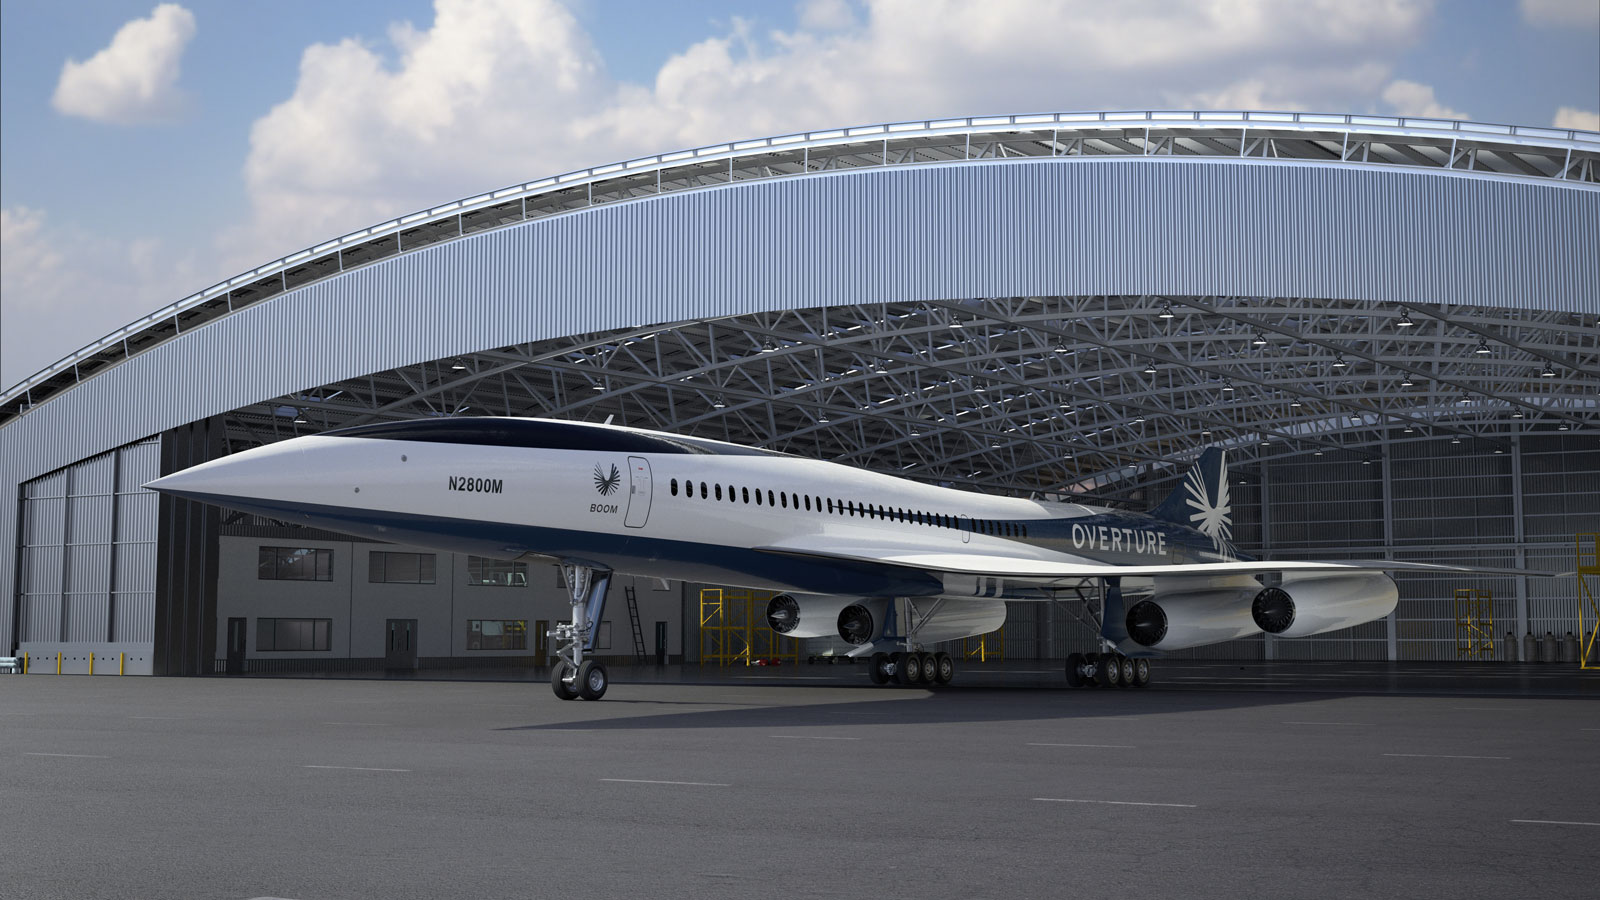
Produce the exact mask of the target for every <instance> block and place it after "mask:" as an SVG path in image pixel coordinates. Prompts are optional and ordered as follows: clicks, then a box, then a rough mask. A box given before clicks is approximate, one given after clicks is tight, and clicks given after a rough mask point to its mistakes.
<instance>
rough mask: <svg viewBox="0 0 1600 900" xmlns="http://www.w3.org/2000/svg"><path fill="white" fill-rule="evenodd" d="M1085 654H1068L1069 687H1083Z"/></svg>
mask: <svg viewBox="0 0 1600 900" xmlns="http://www.w3.org/2000/svg"><path fill="white" fill-rule="evenodd" d="M1084 683H1085V682H1084V680H1083V654H1082V653H1068V654H1067V687H1074V688H1075V687H1083V685H1084Z"/></svg>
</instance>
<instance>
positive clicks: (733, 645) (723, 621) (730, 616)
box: [700, 588, 800, 666]
mask: <svg viewBox="0 0 1600 900" xmlns="http://www.w3.org/2000/svg"><path fill="white" fill-rule="evenodd" d="M771 599H772V594H770V593H768V592H764V591H747V590H740V589H734V588H701V589H700V665H702V666H703V665H707V664H711V663H714V664H716V665H719V666H731V665H736V664H743V665H746V666H748V665H752V664H754V663H755V662H756V661H757V660H771V659H775V660H788V661H790V662H794V663H798V662H799V661H800V642H799V641H797V640H795V639H794V638H788V637H784V636H783V635H781V634H778V633H777V632H775V631H773V630H772V629H771V628H768V627H767V623H766V620H765V619H764V618H763V616H764V615H765V614H766V610H767V602H768V601H770V600H771Z"/></svg>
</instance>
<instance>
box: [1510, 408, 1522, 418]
mask: <svg viewBox="0 0 1600 900" xmlns="http://www.w3.org/2000/svg"><path fill="white" fill-rule="evenodd" d="M1511 418H1513V419H1520V418H1522V410H1520V409H1514V410H1512V411H1511Z"/></svg>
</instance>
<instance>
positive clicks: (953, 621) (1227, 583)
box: [147, 417, 1543, 700]
mask: <svg viewBox="0 0 1600 900" xmlns="http://www.w3.org/2000/svg"><path fill="white" fill-rule="evenodd" d="M147 487H150V488H152V489H154V490H157V491H161V492H162V493H166V494H171V495H174V496H178V497H184V498H188V499H192V500H199V501H204V502H208V503H214V504H217V505H220V506H226V507H230V508H233V509H237V510H242V511H245V512H251V513H257V514H260V515H264V516H270V517H272V518H274V519H279V520H282V521H290V522H303V523H305V524H307V525H314V526H316V527H319V528H326V529H330V530H333V531H339V532H343V533H346V534H351V535H357V536H360V537H365V538H371V539H375V540H380V541H392V542H396V543H405V544H413V545H416V546H422V547H432V548H436V549H439V550H443V551H453V552H458V553H469V554H473V555H476V556H484V557H492V558H498V559H547V560H550V561H552V562H556V563H559V564H560V565H561V566H563V567H564V569H565V571H566V576H567V577H566V581H567V584H568V586H569V588H570V590H571V602H572V621H571V623H570V624H562V625H559V626H557V627H556V629H555V630H554V631H552V633H551V636H552V637H555V638H556V639H557V641H558V642H559V643H560V645H561V646H560V650H559V652H558V662H557V663H556V665H555V666H553V667H552V672H551V686H552V688H553V689H554V690H555V693H556V696H558V697H560V698H562V699H565V700H570V699H574V698H577V697H583V698H585V699H599V697H600V696H601V695H603V694H604V693H605V690H606V687H607V685H608V681H609V676H608V675H607V672H606V669H605V666H604V665H602V664H600V663H599V662H598V661H597V660H593V659H585V658H584V652H585V651H586V650H592V649H593V647H594V638H595V631H596V628H595V626H596V624H597V623H598V622H599V620H600V617H601V613H602V611H603V609H604V604H605V597H606V588H607V586H608V583H609V579H610V576H611V573H613V572H623V573H627V574H631V575H637V576H645V577H651V578H663V579H674V580H681V581H691V582H703V583H709V584H725V585H731V586H739V587H746V588H753V589H757V590H765V591H777V592H779V593H778V594H777V596H775V597H774V598H773V599H772V601H771V603H770V604H769V605H768V607H767V622H768V624H769V625H770V626H771V627H772V629H773V630H775V631H777V632H779V633H780V634H786V635H790V636H792V637H821V636H829V635H836V636H838V637H840V638H842V639H843V640H845V641H846V642H848V643H850V644H853V645H855V649H854V650H853V651H852V652H851V654H850V655H851V656H857V657H859V656H870V663H871V669H870V672H871V676H872V680H873V681H874V682H875V683H878V684H883V683H886V682H888V681H890V680H894V681H897V682H899V683H902V684H917V683H922V684H934V683H937V684H946V683H948V682H949V681H950V680H951V678H952V677H953V675H954V666H953V664H952V661H951V659H950V657H949V655H948V654H945V653H929V652H927V651H926V650H925V649H924V648H925V647H926V646H927V645H930V644H933V643H936V642H938V641H946V640H953V639H957V638H963V637H969V636H974V635H980V634H986V633H988V632H991V631H994V630H995V629H997V628H999V627H1000V626H1001V625H1002V624H1003V623H1004V621H1005V616H1006V607H1005V601H1007V600H1034V601H1041V602H1048V601H1053V600H1055V599H1057V597H1058V594H1064V595H1065V596H1066V597H1068V598H1075V597H1078V596H1081V595H1080V594H1077V593H1076V589H1077V588H1078V587H1080V586H1083V585H1085V584H1093V582H1092V581H1090V579H1099V580H1100V581H1101V583H1102V586H1103V590H1102V591H1101V592H1100V594H1101V598H1102V600H1101V604H1100V609H1099V610H1097V611H1096V610H1092V609H1091V610H1088V612H1089V614H1090V615H1091V616H1092V617H1093V618H1095V619H1097V620H1098V624H1099V625H1100V634H1101V637H1102V638H1103V644H1104V646H1105V648H1106V650H1107V652H1104V653H1094V654H1076V653H1075V654H1072V656H1071V657H1069V658H1068V661H1067V680H1068V682H1069V683H1070V684H1072V685H1074V686H1077V685H1081V684H1085V683H1090V684H1093V683H1099V684H1103V685H1117V686H1121V685H1128V684H1132V685H1135V686H1141V687H1142V686H1144V685H1145V684H1147V683H1148V682H1149V679H1150V659H1151V658H1152V657H1156V656H1160V655H1161V652H1162V651H1166V650H1175V649H1181V648H1184V647H1194V646H1197V645H1200V644H1209V643H1215V642H1217V641H1226V640H1231V639H1233V638H1238V637H1243V636H1246V635H1250V634H1256V633H1259V632H1266V633H1268V634H1275V635H1279V636H1281V637H1300V636H1304V635H1313V634H1320V633H1322V632H1325V631H1332V630H1334V629H1337V628H1346V627H1349V626H1351V625H1356V624H1359V623H1362V622H1370V621H1372V620H1374V619H1379V618H1382V617H1384V616H1386V615H1388V614H1389V612H1390V611H1391V610H1393V609H1394V607H1395V602H1396V599H1397V596H1398V594H1397V592H1396V590H1395V585H1394V582H1393V581H1392V580H1390V578H1389V576H1388V575H1386V574H1384V573H1385V570H1390V571H1393V570H1425V571H1446V572H1466V571H1476V572H1488V571H1504V570H1488V569H1463V568H1459V567H1454V566H1443V565H1430V564H1426V563H1402V562H1397V561H1394V560H1365V561H1363V560H1352V561H1343V562H1305V561H1285V560H1274V561H1270V562H1263V561H1253V560H1250V559H1248V558H1245V557H1241V556H1239V555H1238V554H1236V553H1235V552H1234V548H1233V545H1232V543H1231V540H1230V538H1231V534H1230V532H1231V520H1230V507H1229V501H1228V478H1227V464H1226V461H1225V459H1224V455H1223V451H1221V450H1219V449H1215V448H1213V449H1210V450H1207V451H1206V452H1205V453H1204V455H1202V456H1201V457H1200V459H1199V461H1198V462H1197V463H1196V465H1195V466H1194V468H1193V469H1192V470H1191V471H1190V472H1189V474H1188V477H1187V478H1185V479H1184V481H1183V483H1182V484H1181V485H1180V486H1179V487H1178V488H1177V489H1176V490H1175V491H1173V493H1172V495H1171V496H1169V497H1168V498H1167V499H1166V500H1164V501H1163V502H1162V503H1161V504H1160V505H1159V506H1157V507H1156V508H1155V509H1153V510H1151V511H1150V512H1149V513H1148V514H1138V513H1128V512H1120V511H1114V510H1109V509H1103V508H1097V507H1092V506H1084V505H1080V504H1074V503H1047V502H1043V501H1037V500H1022V499H1016V498H1011V497H994V496H988V495H984V494H978V493H973V492H970V491H962V490H954V489H951V488H943V487H935V486H933V485H928V484H921V483H918V482H914V481H908V480H906V479H903V478H897V477H894V476H891V475H882V474H878V473H876V472H867V471H863V470H861V469H856V468H851V467H849V466H844V465H839V464H837V463H829V462H822V461H819V460H814V459H804V458H801V457H798V456H791V455H788V454H784V453H776V452H772V451H769V450H760V449H755V448H751V447H744V446H740V445H738V444H730V443H724V442H720V441H711V440H703V439H700V438H690V437H682V436H679V435H673V434H666V433H662V432H654V431H643V430H639V429H636V428H625V427H621V426H611V425H590V424H581V423H577V422H561V421H552V420H548V419H522V418H476V417H474V418H467V417H462V418H451V419H432V420H422V421H410V422H397V423H387V424H379V425H365V426H360V427H356V428H348V429H344V430H340V431H330V432H326V433H324V434H320V435H314V436H309V437H300V438H294V439H292V440H288V441H284V442H282V443H277V444H271V445H268V446H264V447H258V448H255V449H252V450H247V451H245V452H242V453H237V454H234V455H232V456H227V457H224V458H221V459H216V460H212V461H210V462H206V463H202V464H200V465H198V466H194V467H193V468H190V469H186V470H184V471H182V472H178V473H176V474H172V475H168V476H166V477H164V478H160V479H157V480H156V481H153V482H151V483H150V484H149V485H147ZM1525 574H1543V573H1525ZM1124 597H1126V598H1127V599H1128V601H1130V602H1126V603H1125V601H1124ZM1085 606H1087V604H1085Z"/></svg>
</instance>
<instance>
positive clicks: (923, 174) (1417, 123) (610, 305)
mask: <svg viewBox="0 0 1600 900" xmlns="http://www.w3.org/2000/svg"><path fill="white" fill-rule="evenodd" d="M1596 246H1600V134H1594V133H1588V132H1575V131H1553V130H1549V129H1539V128H1521V127H1510V126H1497V125H1481V124H1475V123H1465V122H1443V121H1433V120H1419V119H1389V118H1379V117H1365V116H1328V115H1309V114H1296V113H1210V112H1206V113H1188V112H1185V113H1166V112H1136V113H1086V114H1053V115H1030V116H999V117H989V118H974V119H959V120H948V121H925V122H909V123H899V124H891V125H878V126H871V127H866V128H853V129H848V130H838V131H826V132H814V133H809V134H799V135H787V136H782V137H774V138H765V139H761V140H753V141H744V142H740V143H737V144H725V145H720V146H716V147H706V148H701V149H698V150H686V151H682V152H679V153H669V154H664V155H661V156H655V157H649V158H645V159H638V160H632V161H628V162H624V163H616V164H613V165H609V166H601V167H598V168H594V169H589V170H585V171H583V172H575V173H570V174H567V175H562V176H559V177H555V178H548V179H544V180H542V181H537V182H532V183H529V184H524V185H518V186H515V187H511V188H506V189H505V190H501V191H496V192H494V193H492V194H484V195H481V196H478V197H473V198H469V199H466V200H461V201H458V202H455V203H450V204H446V205H444V206H441V207H438V208H435V209H431V210H427V211H424V212H419V213H416V214H413V215H410V216H406V217H404V218H400V219H395V220H393V221H389V222H385V223H383V224H381V225H376V226H373V227H372V228H368V229H365V230H363V231H360V232H357V233H355V234H351V235H347V236H345V237H343V238H340V239H338V240H334V241H329V242H327V243H325V244H321V245H318V246H316V247H312V248H309V249H307V250H304V251H301V252H300V253H296V254H293V255H291V256H289V257H286V258H284V259H280V260H277V261H275V262H272V263H269V264H267V265H265V266H262V267H261V268H259V269H256V270H254V271H251V272H247V273H244V274H242V275H240V276H238V277H237V278H234V279H231V280H230V281H228V282H226V283H224V284H220V285H217V286H215V287H213V288H211V289H209V290H206V291H203V292H201V293H199V294H196V295H194V296H192V297H189V298H186V299H184V300H182V301H180V302H178V303H176V304H174V305H173V306H171V307H169V308H167V309H164V310H161V311H159V312H157V313H154V314H152V315H151V316H148V317H146V318H144V319H141V320H140V321H138V322H135V323H133V324H131V325H129V326H128V327H127V328H125V329H122V330H121V331H119V332H117V333H115V334H113V335H110V336H108V337H106V338H105V339H103V340H101V341H98V342H96V343H95V344H93V345H91V346H89V347H86V348H84V349H83V350H82V351H79V352H78V353H76V354H74V355H73V356H71V357H68V358H67V359H65V360H62V361H61V362H59V363H57V364H56V365H54V366H52V367H50V368H49V369H47V370H45V371H43V372H40V373H38V374H37V375H35V376H33V377H32V378H29V379H27V380H26V381H24V382H23V383H21V384H19V385H17V386H15V387H13V388H11V389H9V390H8V391H7V392H6V393H5V395H4V396H3V397H0V444H3V445H4V446H3V448H0V449H4V451H5V452H4V453H0V469H3V471H0V480H3V481H7V482H8V483H15V482H19V481H22V480H26V479H28V478H32V477H36V476H37V475H39V474H42V473H44V472H47V471H50V470H52V469H54V468H57V467H59V466H61V465H63V464H66V463H69V462H72V461H74V460H77V459H81V458H83V457H86V456H88V455H91V454H94V453H97V452H101V451H103V450H107V449H110V448H112V447H116V446H120V445H122V444H125V443H127V442H129V441H132V440H135V439H138V438H141V437H145V436H147V435H149V434H152V433H155V432H159V431H162V430H165V429H168V428H172V427H175V426H179V425H183V424H186V423H189V422H193V421H196V420H199V419H202V418H207V417H211V416H218V415H225V416H226V421H227V424H228V436H229V440H230V441H231V442H235V446H237V444H252V443H258V442H263V441H269V440H273V439H278V438H282V437H286V436H289V435H292V434H295V433H301V432H304V431H308V430H309V431H319V430H323V429H325V428H331V427H339V426H345V425H355V424H362V423H367V422H373V421H384V420H389V419H399V418H410V417H417V416H439V415H450V414H456V413H460V412H466V411H470V412H473V413H491V414H505V413H511V414H533V415H547V416H557V417H571V418H587V419H597V418H603V417H604V416H606V415H612V414H616V415H618V416H619V417H620V418H619V421H623V422H627V423H629V424H639V425H647V426H650V427H655V428H661V429H666V430H673V431H679V432H682V433H686V434H696V435H703V436H707V437H716V438H723V439H729V440H735V441H740V442H747V443H751V444H756V445H760V446H764V447H769V448H772V449H779V450H785V449H787V450H795V451H797V452H805V453H812V454H821V455H831V456H833V457H836V458H841V459H844V460H846V461H851V462H856V463H859V464H863V465H867V466H872V467H877V468H882V469H886V470H892V471H902V472H905V473H906V474H908V475H913V476H918V477H924V478H928V479H932V480H955V479H959V480H962V481H965V482H973V483H981V484H985V485H987V486H989V487H991V488H998V489H1007V490H1029V491H1038V492H1044V493H1056V492H1061V491H1068V490H1083V489H1084V488H1085V487H1089V488H1093V489H1097V490H1102V491H1107V490H1109V491H1111V492H1113V493H1114V492H1115V489H1116V488H1117V486H1118V485H1117V483H1118V482H1121V481H1123V480H1124V479H1126V478H1127V476H1128V475H1129V473H1130V472H1134V473H1136V474H1138V475H1139V479H1140V480H1141V481H1148V480H1149V476H1150V475H1151V474H1163V475H1164V474H1165V468H1163V469H1162V470H1161V472H1159V473H1148V472H1141V471H1140V470H1141V469H1142V466H1141V464H1142V463H1155V462H1168V461H1172V460H1175V459H1182V458H1184V457H1186V456H1187V455H1189V454H1191V453H1192V452H1193V451H1194V450H1195V449H1196V448H1197V447H1199V446H1201V445H1202V444H1206V443H1218V442H1220V443H1226V444H1229V445H1231V446H1233V447H1235V448H1236V449H1237V450H1238V451H1239V452H1240V453H1242V455H1244V456H1245V457H1247V458H1248V457H1259V456H1264V455H1277V454H1297V453H1313V452H1326V451H1329V450H1340V451H1343V452H1362V453H1367V452H1374V451H1373V450H1371V449H1370V448H1372V447H1373V445H1375V444H1376V443H1378V442H1379V441H1380V440H1385V439H1387V440H1409V439H1422V438H1426V437H1430V436H1439V435H1449V436H1452V437H1453V438H1456V439H1460V440H1462V441H1464V442H1466V443H1467V449H1468V450H1476V451H1480V452H1483V451H1487V450H1488V449H1489V448H1491V447H1494V446H1498V445H1501V444H1503V443H1504V442H1505V441H1506V440H1507V439H1508V438H1509V437H1510V436H1511V435H1513V434H1515V433H1518V432H1519V431H1526V430H1530V429H1538V430H1557V429H1565V430H1579V431H1586V432H1591V433H1593V432H1595V431H1597V430H1600V410H1597V409H1596V400H1595V397H1596V393H1597V392H1596V387H1597V376H1596V371H1597V369H1600V350H1597V346H1596V344H1597V339H1596V316H1597V314H1600V274H1597V269H1596V267H1597V262H1596V255H1595V251H1594V248H1595V247H1596ZM1130 466H1132V467H1133V468H1132V469H1130ZM11 514H12V513H11V509H10V508H9V506H8V505H3V504H0V519H3V518H5V517H8V516H10V515H11ZM10 525H11V523H9V522H7V521H0V532H4V534H3V535H0V538H3V539H5V540H7V541H8V542H9V541H11V527H10Z"/></svg>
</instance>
